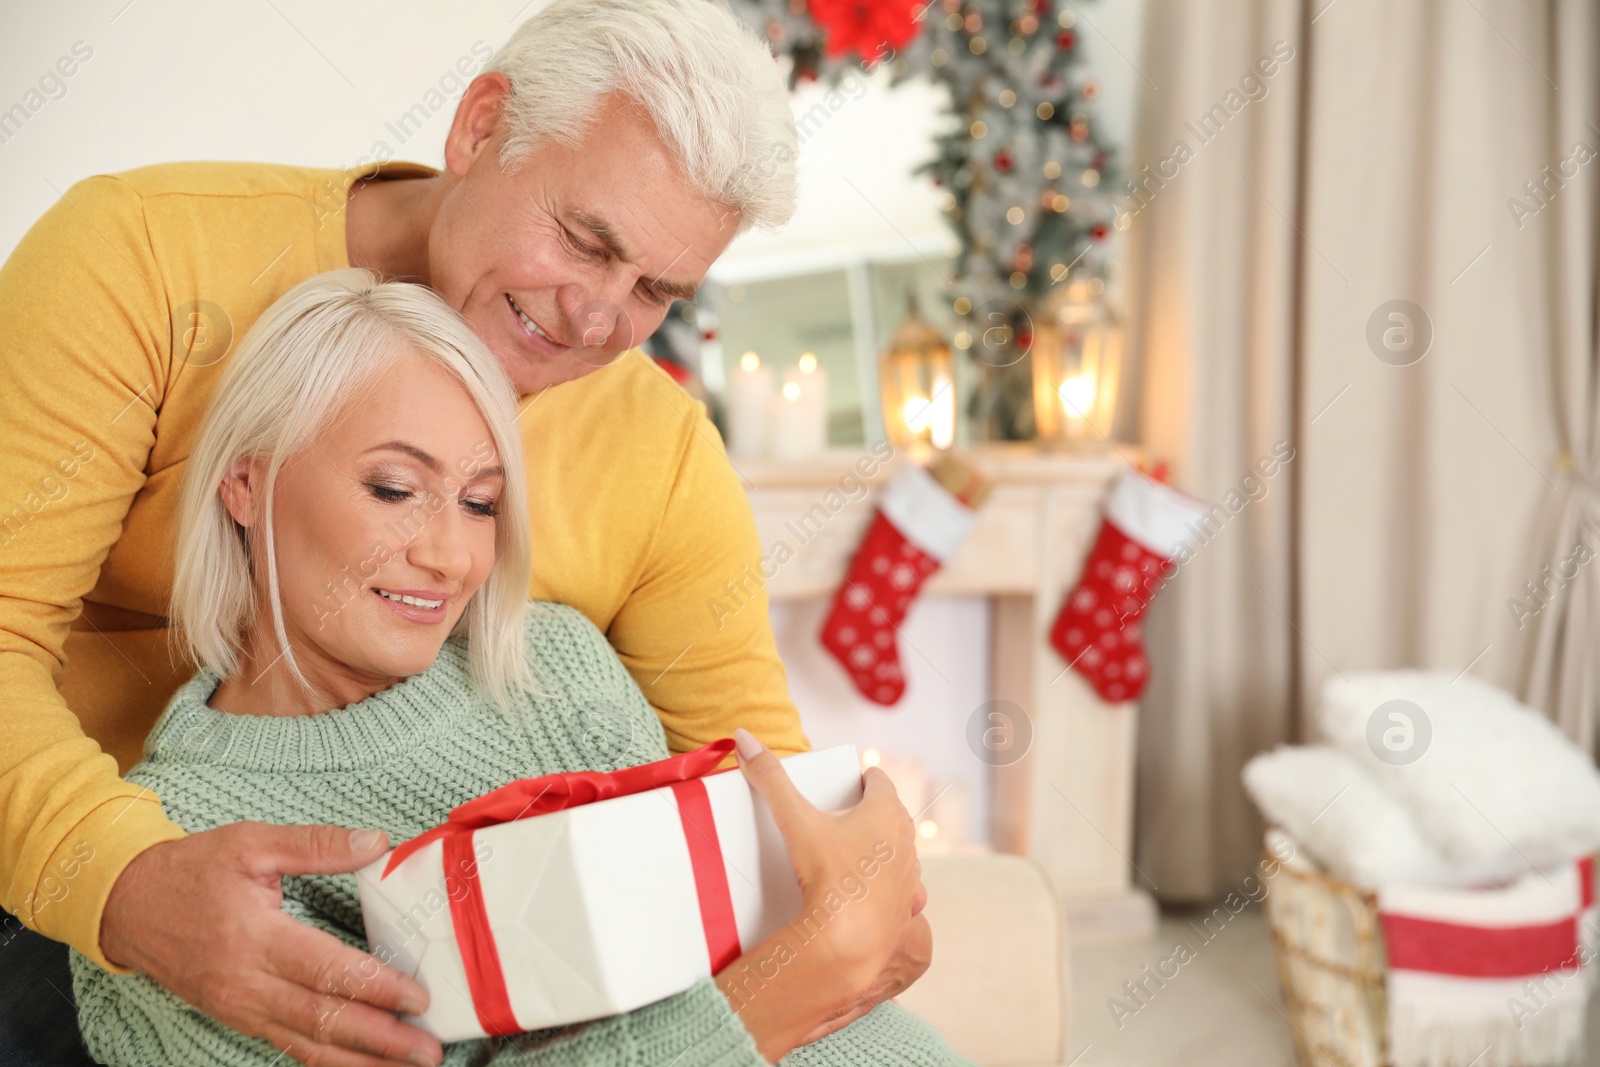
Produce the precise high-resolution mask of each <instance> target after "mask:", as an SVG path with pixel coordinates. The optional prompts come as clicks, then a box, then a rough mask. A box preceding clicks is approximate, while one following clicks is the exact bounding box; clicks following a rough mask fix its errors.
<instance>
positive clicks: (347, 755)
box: [72, 603, 968, 1067]
mask: <svg viewBox="0 0 1600 1067" xmlns="http://www.w3.org/2000/svg"><path fill="white" fill-rule="evenodd" d="M526 634H527V642H526V644H527V650H528V655H529V656H530V657H531V660H532V662H533V663H534V664H535V666H536V669H537V672H538V675H539V678H540V684H541V687H542V688H543V690H544V691H545V692H547V693H549V694H550V695H549V696H545V697H537V698H527V699H525V700H524V702H523V703H522V705H521V706H519V707H518V708H517V710H516V712H515V713H514V714H512V715H509V716H508V715H507V714H506V713H503V712H499V711H496V710H495V709H494V708H492V707H491V706H489V705H488V704H486V703H485V702H484V701H483V700H482V699H480V698H479V697H478V696H477V695H476V694H475V693H474V691H473V689H472V686H471V684H470V683H469V681H468V674H467V659H466V649H465V647H464V646H463V644H462V643H461V642H460V641H458V640H452V641H450V642H448V643H446V645H445V646H444V649H443V650H442V651H441V652H440V654H439V658H438V660H436V661H435V662H434V664H433V666H431V667H429V668H428V669H427V670H426V671H424V672H423V673H421V674H418V675H415V676H414V677H411V678H408V679H406V680H405V681H403V682H401V683H400V684H398V685H396V686H393V687H392V688H390V689H387V690H385V691H384V692H382V693H379V694H377V695H376V696H374V697H371V698H370V699H368V700H364V701H362V702H361V703H359V704H352V705H350V706H349V707H346V708H340V709H338V710H335V711H330V712H326V713H323V714H319V715H302V716H283V717H275V716H258V715H232V714H228V713H226V712H220V711H216V710H214V709H213V708H210V707H208V706H207V705H206V701H207V700H208V699H210V697H211V694H212V693H213V692H214V691H215V690H216V687H217V684H218V679H217V677H216V675H214V674H212V673H210V672H207V671H202V672H201V673H200V674H199V675H198V676H197V677H195V678H194V679H193V680H191V681H190V682H189V683H188V684H187V685H185V686H184V687H183V688H182V689H180V690H179V691H178V693H177V694H176V695H175V696H174V697H173V698H172V702H171V704H169V705H168V706H167V709H166V711H165V712H164V713H163V714H162V716H161V719H160V720H159V721H158V722H157V723H156V725H155V728H154V729H153V730H152V731H151V732H150V736H149V738H148V739H147V740H146V741H145V752H144V760H143V761H142V762H140V763H139V764H138V765H137V766H135V767H134V768H133V769H132V770H131V771H129V772H128V775H127V778H128V781H130V782H134V783H137V784H139V785H142V786H145V787H147V788H148V789H150V791H151V792H153V793H155V794H156V795H157V796H159V797H160V798H161V803H162V806H163V807H164V808H165V809H166V812H167V815H168V816H169V817H170V818H171V819H172V820H173V821H174V822H176V823H177V824H178V825H179V826H182V827H183V828H184V829H185V830H188V831H189V832H191V833H195V832H198V831H201V830H208V829H211V828H212V827H216V826H221V825H224V824H226V823H231V822H238V821H241V820H254V821H259V822H272V823H285V824H303V823H327V824H331V825H335V826H348V827H355V828H364V827H374V828H378V829H382V830H385V831H387V832H388V834H389V838H390V840H391V841H394V842H400V841H404V840H406V839H408V838H411V837H415V836H416V835H417V834H420V833H422V832H423V831H424V830H427V829H428V828H430V827H432V826H435V825H437V824H439V823H441V822H443V821H444V819H445V817H446V816H447V815H448V814H449V812H450V809H451V808H453V807H455V806H456V805H457V804H461V803H463V802H464V801H467V800H471V799H472V798H473V797H476V796H480V795H482V794H484V793H487V792H488V791H489V790H491V789H495V788H497V787H499V786H502V785H504V784H506V783H507V782H509V781H512V780H513V779H516V778H524V777H529V776H532V775H539V774H547V773H551V772H554V771H576V770H615V769H616V768H618V767H626V766H632V765H634V764H638V763H648V762H650V761H651V760H657V759H662V758H664V757H665V756H666V755H667V754H668V753H667V746H666V738H665V735H664V734H663V733H662V729H661V723H660V721H659V720H658V719H657V718H656V716H655V713H654V712H653V711H652V710H651V708H650V705H649V704H648V703H646V702H645V698H644V695H643V694H642V693H641V692H640V691H639V687H638V686H637V685H636V684H635V683H634V681H633V679H632V677H631V676H630V675H629V674H628V672H627V671H626V670H625V669H624V668H623V666H622V663H621V661H619V660H618V659H617V655H616V653H615V652H614V651H613V650H612V648H611V646H610V645H609V644H608V643H607V642H606V639H605V637H604V636H603V635H602V634H601V633H600V632H599V631H598V630H597V629H595V627H594V625H593V624H592V623H590V622H589V620H588V619H587V618H585V617H584V616H583V615H582V614H581V613H579V612H577V611H575V610H573V609H572V608H569V607H565V606H563V605H558V604H542V603H541V604H534V605H533V606H532V608H531V610H530V611H529V617H528V622H527V627H526ZM283 897H284V900H283V910H284V911H286V912H287V913H289V914H290V915H292V916H294V917H295V918H296V919H298V920H299V921H301V922H303V923H305V924H306V925H308V926H313V927H316V928H317V929H320V930H326V931H327V932H329V933H331V934H333V935H334V936H335V937H338V938H339V939H340V940H342V941H344V942H345V943H347V944H350V945H354V946H356V947H358V948H361V949H365V948H367V943H366V937H365V932H364V928H363V927H362V923H361V907H360V903H359V901H358V899H357V894H356V885H355V878H354V876H353V875H348V874H341V875H308V876H303V877H292V878H285V879H284V880H283ZM72 979H73V989H74V991H75V993H76V995H77V1001H78V1008H79V1025H80V1026H81V1027H82V1029H83V1036H84V1041H85V1043H86V1044H87V1045H88V1048H89V1051H90V1053H91V1054H92V1055H93V1056H94V1057H95V1059H97V1060H99V1061H100V1062H102V1063H108V1064H118V1065H126V1067H146V1065H149V1067H172V1065H174V1064H177V1065H183V1067H190V1065H193V1067H210V1065H218V1067H223V1065H227V1067H269V1065H273V1064H281V1063H283V1062H284V1060H283V1059H282V1057H281V1056H280V1054H279V1052H278V1050H277V1049H275V1048H273V1047H272V1046H271V1045H270V1044H268V1043H267V1042H266V1041H263V1040H261V1039H260V1038H255V1037H248V1036H246V1035H245V1034H242V1033H240V1032H238V1031H237V1030H233V1029H231V1028H229V1027H227V1026H224V1025H222V1024H221V1023H219V1022H216V1021H215V1020H213V1019H211V1018H210V1017H209V1016H206V1015H204V1014H203V1013H201V1012H200V1011H199V1010H198V1009H196V1008H193V1007H191V1006H190V1005H189V1004H187V1003H185V1002H184V1001H182V1000H180V999H178V998H177V997H176V996H174V995H172V994H171V993H169V992H167V991H166V990H165V989H163V988H162V987H161V986H159V985H157V984H156V983H155V982H154V981H152V980H151V979H150V978H148V977H146V976H145V975H143V974H129V975H113V974H111V973H109V972H107V971H105V970H102V969H101V968H100V967H98V966H96V965H95V964H94V963H91V962H90V961H89V960H88V959H87V958H85V957H84V956H81V955H79V954H78V953H76V952H74V953H72ZM444 1062H445V1063H446V1064H449V1065H451V1067H465V1065H469V1064H487V1063H493V1064H495V1065H497V1067H513V1065H528V1067H536V1065H537V1067H623V1065H628V1067H669V1065H670V1067H761V1065H763V1064H765V1062H766V1061H765V1060H763V1059H762V1058H761V1056H760V1054H759V1053H757V1051H756V1047H755V1043H754V1041H753V1040H752V1039H751V1037H750V1035H749V1033H748V1032H747V1031H746V1030H745V1028H744V1026H743V1025H742V1024H741V1023H740V1022H739V1019H738V1016H737V1015H735V1014H733V1013H732V1012H731V1011H730V1010H729V1005H728V1001H727V1000H726V998H724V997H723V995H722V993H721V991H720V990H718V989H717V987H716V985H715V984H714V983H713V982H712V981H711V980H710V979H709V978H708V979H704V980H702V981H700V982H699V983H698V984H696V985H695V986H693V987H691V988H690V989H689V990H688V991H686V992H684V993H680V994H678V995H677V996H674V997H669V998H667V999H666V1000H663V1001H660V1002H658V1003H656V1004H652V1005H649V1006H648V1007H644V1008H641V1009H639V1010H638V1011H633V1012H629V1013H627V1014H625V1015H618V1016H614V1017H612V1018H609V1019H603V1020H599V1021H596V1022H594V1023H590V1024H587V1025H580V1026H578V1027H575V1028H574V1027H566V1028H562V1029H559V1030H553V1031H545V1032H542V1033H536V1034H529V1035H523V1036H520V1037H517V1038H512V1039H509V1040H503V1041H491V1040H487V1039H485V1040H476V1041H461V1042H454V1043H452V1044H449V1045H446V1046H445V1059H444ZM784 1063H786V1064H796V1065H803V1067H846V1065H853V1064H862V1065H867V1064H872V1065H897V1064H898V1065H904V1067H945V1065H953V1064H966V1063H968V1061H966V1060H964V1059H962V1058H961V1057H958V1056H956V1055H955V1054H954V1053H953V1052H951V1051H950V1049H949V1047H948V1046H947V1045H946V1044H945V1042H944V1040H943V1039H942V1038H941V1037H940V1036H939V1035H938V1033H937V1032H936V1031H934V1030H933V1029H932V1028H931V1027H929V1026H928V1025H927V1024H925V1023H923V1022H921V1021H920V1020H918V1019H917V1018H915V1017H914V1016H911V1015H909V1014H907V1013H906V1012H904V1011H902V1010H900V1009H899V1008H898V1007H896V1006H895V1005H893V1004H888V1003H886V1004H882V1005H880V1006H879V1007H878V1008H877V1009H876V1010H874V1011H873V1012H871V1013H870V1014H869V1015H867V1016H865V1017H864V1018H862V1019H860V1020H858V1021H856V1022H855V1023H852V1024H851V1025H850V1026H847V1027H845V1028H844V1029H842V1030H840V1031H838V1032H837V1033H834V1034H831V1035H829V1036H828V1037H826V1038H823V1039H822V1040H821V1041H817V1042H815V1043H814V1044H811V1045H807V1046H804V1047H803V1048H799V1049H796V1050H795V1051H794V1052H792V1053H791V1054H790V1055H789V1056H788V1057H787V1058H786V1059H785V1060H784Z"/></svg>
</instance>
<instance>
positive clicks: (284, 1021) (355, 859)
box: [100, 822, 444, 1067]
mask: <svg viewBox="0 0 1600 1067" xmlns="http://www.w3.org/2000/svg"><path fill="white" fill-rule="evenodd" d="M386 848H388V843H387V840H386V838H385V836H384V835H383V833H382V832H380V831H376V830H369V831H362V832H359V833H352V832H351V831H349V830H341V829H339V828H337V827H333V826H269V825H267V824H264V823H249V822H240V823H233V824H231V825H228V826H220V827H218V828H217V829H215V830H206V831H204V832H202V833H198V834H192V835H190V836H188V837H184V838H180V839H179V840H176V841H168V842H165V843H163V844H159V845H156V846H154V847H152V848H150V849H147V850H146V851H144V852H141V853H140V854H139V855H138V856H137V857H135V859H134V860H133V862H132V863H130V864H128V866H127V868H126V869H125V870H124V871H123V872H122V875H121V877H119V878H118V879H117V882H116V885H115V886H113V887H112V890H111V896H110V897H109V898H108V899H107V901H106V907H105V911H104V914H103V917H102V919H101V922H100V947H101V951H103V952H104V953H105V955H106V958H107V959H109V960H111V961H112V962H113V963H116V964H118V965H119V966H123V967H131V968H134V969H135V970H140V971H143V972H144V973H145V974H147V975H149V976H150V977H151V978H153V979H155V980H156V981H157V982H159V983H160V984H161V985H162V986H164V987H166V988H167V989H169V990H171V991H172V992H173V993H174V994H176V995H177V996H179V997H182V998H183V999H184V1000H186V1001H188V1002H189V1003H190V1004H193V1005H194V1006H195V1007H197V1008H199V1009H200V1010H201V1011H203V1012H205V1013H206V1014H207V1015H210V1016H211V1017H212V1018H215V1019H217V1020H219V1021H221V1022H223V1023H226V1024H227V1025H229V1026H231V1027H233V1028H234V1029H235V1030H240V1031H243V1032H244V1033H247V1034H252V1035H254V1036H256V1037H261V1038H265V1039H266V1040H267V1041H270V1042H271V1043H272V1044H273V1046H274V1047H276V1048H278V1049H282V1050H285V1051H287V1053H288V1054H289V1055H290V1056H291V1057H293V1058H294V1059H296V1060H299V1061H300V1062H301V1063H304V1064H308V1065H310V1067H380V1065H382V1067H388V1065H392V1064H397V1063H409V1064H420V1065H423V1067H432V1065H434V1064H437V1063H438V1062H439V1060H440V1058H441V1057H442V1056H443V1055H444V1052H443V1050H442V1049H441V1048H440V1046H439V1042H438V1041H436V1040H434V1038H433V1037H432V1036H430V1035H429V1034H426V1033H424V1032H423V1031H421V1030H419V1029H417V1028H416V1027H414V1026H407V1025H405V1024H403V1023H401V1022H400V1020H399V1019H397V1018H395V1015H394V1013H395V1012H402V1013H405V1014H408V1015H411V1014H416V1013H418V1012H420V1011H423V1010H424V1009H425V1008H426V1006H427V1003H428V995H427V993H426V992H425V991H424V990H423V988H422V986H421V985H419V984H418V983H417V982H416V981H415V980H414V979H412V978H409V977H407V976H405V975H403V974H400V973H399V972H398V971H393V970H390V969H389V968H387V967H384V966H382V965H380V964H379V963H378V960H377V959H376V958H375V957H373V956H371V955H370V954H368V953H365V952H361V951H359V950H358V949H354V948H351V947H350V946H348V945H346V944H344V943H343V942H342V941H340V940H339V939H338V938H336V937H334V936H333V935H332V934H328V933H324V932H322V931H320V930H313V929H312V928H311V927H309V926H306V925H304V924H302V923H299V922H296V921H295V920H294V919H293V918H291V917H290V916H288V915H285V914H284V913H283V912H282V911H281V910H279V908H280V905H281V904H282V903H283V890H282V884H281V880H282V878H283V877H284V876H285V875H291V874H342V873H347V872H350V871H355V870H359V869H360V868H362V867H365V866H366V865H367V864H369V863H371V862H372V861H373V860H375V859H377V858H378V857H379V856H381V855H382V854H383V852H384V850H385V849H386Z"/></svg>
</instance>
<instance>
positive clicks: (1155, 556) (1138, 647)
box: [1050, 472, 1207, 702]
mask: <svg viewBox="0 0 1600 1067" xmlns="http://www.w3.org/2000/svg"><path fill="white" fill-rule="evenodd" d="M1206 514H1207V510H1206V507H1205V505H1204V504H1202V503H1200V501H1198V500H1196V499H1194V498H1193V497H1191V496H1188V495H1186V494H1184V493H1180V492H1178V491H1177V490H1176V489H1173V488H1171V487H1170V486H1166V485H1162V484H1161V483H1160V482H1156V481H1152V480H1151V479H1150V478H1148V477H1146V476H1145V475H1143V474H1139V473H1132V472H1130V473H1128V474H1124V475H1123V476H1122V477H1121V478H1118V479H1117V483H1116V485H1115V486H1113V487H1112V490H1111V497H1110V499H1109V500H1108V501H1107V502H1106V511H1105V519H1104V521H1103V522H1102V523H1101V526H1100V534H1099V536H1098V537H1096V538H1095V542H1094V547H1093V548H1091V549H1090V550H1089V558H1088V560H1087V561H1085V562H1084V565H1083V573H1082V574H1081V575H1080V576H1079V578H1078V584H1077V586H1076V587H1075V588H1074V589H1073V590H1072V592H1071V593H1069V594H1067V599H1066V602H1065V603H1064V604H1062V605H1061V612H1060V614H1058V615H1057V616H1056V621H1055V625H1054V626H1052V627H1051V628H1050V643H1051V644H1052V645H1054V646H1055V649H1056V651H1057V652H1060V653H1061V655H1062V656H1063V657H1064V658H1065V659H1066V661H1067V663H1068V665H1069V666H1071V667H1072V668H1073V669H1074V670H1076V671H1078V673H1080V674H1082V675H1083V676H1084V678H1086V679H1087V680H1088V682H1089V684H1090V685H1092V686H1094V689H1095V692H1097V693H1099V694H1100V697H1101V699H1102V700H1106V701H1112V702H1114V701H1121V700H1135V699H1137V698H1138V696H1139V694H1140V693H1142V692H1144V684H1145V681H1146V680H1147V679H1148V677H1149V673H1150V664H1149V662H1148V661H1147V660H1146V659H1145V654H1144V645H1143V644H1142V643H1141V642H1140V640H1139V631H1140V623H1139V620H1140V618H1141V617H1142V616H1143V615H1144V610H1145V608H1146V607H1147V606H1148V605H1149V603H1150V601H1151V599H1152V598H1154V597H1155V595H1156V592H1157V591H1158V590H1159V589H1160V588H1161V587H1162V586H1163V585H1165V584H1166V582H1167V580H1168V579H1169V578H1171V577H1172V574H1173V572H1174V570H1175V569H1176V567H1175V565H1174V560H1177V561H1178V562H1180V563H1181V562H1184V561H1186V559H1187V553H1188V550H1189V546H1190V544H1191V543H1192V542H1193V541H1194V539H1195V537H1196V536H1197V535H1198V534H1199V533H1200V532H1201V530H1202V527H1201V521H1202V520H1203V518H1204V516H1205V515H1206Z"/></svg>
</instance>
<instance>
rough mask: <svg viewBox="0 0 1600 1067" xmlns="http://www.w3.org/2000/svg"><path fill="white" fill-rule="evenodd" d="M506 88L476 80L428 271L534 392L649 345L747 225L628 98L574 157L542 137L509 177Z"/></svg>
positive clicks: (607, 109)
mask: <svg viewBox="0 0 1600 1067" xmlns="http://www.w3.org/2000/svg"><path fill="white" fill-rule="evenodd" d="M507 88H508V86H507V85H506V84H505V82H504V78H503V76H501V75H487V76H485V77H482V78H479V79H477V80H476V81H475V82H474V83H473V84H472V86H471V88H469V90H468V92H467V96H466V98H464V99H463V100H462V102H461V106H460V108H459V109H458V110H457V113H456V121H455V123H454V125H453V126H452V128H451V131H450V137H449V141H448V142H447V144H446V147H445V164H446V171H445V173H444V174H443V175H442V176H441V179H440V180H442V181H444V182H446V183H448V185H449V186H450V188H449V190H448V192H446V193H445V195H444V200H443V203H442V204H441V206H440V208H439V212H438V215H437V217H436V218H435V219H434V222H433V227H432V230H431V231H430V233H429V235H428V261H429V269H430V273H431V283H432V285H433V288H434V289H435V290H437V291H438V292H439V294H440V295H441V296H443V297H444V298H445V300H446V301H448V302H449V303H450V305H451V306H452V307H454V308H455V309H456V310H458V311H460V312H461V314H462V315H463V316H465V317H466V319H467V321H468V322H469V323H470V324H471V325H472V328H473V329H474V330H475V331H477V333H478V336H479V337H481V338H483V340H484V342H485V343H486V344H488V346H489V348H490V349H491V350H492V351H493V352H494V354H495V356H496V357H497V358H498V359H499V360H500V365H501V366H502V367H504V368H505V370H506V373H507V374H508V375H509V376H510V378H511V381H512V384H514V385H515V386H516V388H517V392H518V393H522V394H526V393H530V392H533V391H535V390H537V389H541V388H543V387H544V386H546V385H554V384H556V383H557V382H564V381H569V380H571V379H573V378H578V377H581V376H583V375H585V374H588V373H590V372H591V371H594V370H596V369H598V368H600V367H603V366H605V365H606V364H608V363H610V362H611V361H612V360H614V359H615V358H616V357H617V355H618V354H620V353H621V352H623V351H625V350H626V349H628V348H631V347H633V346H635V345H637V344H639V343H641V342H643V341H644V339H645V338H647V337H649V336H650V335H651V334H652V333H653V332H654V331H655V329H656V327H657V326H659V325H660V324H661V320H662V319H663V318H664V317H665V316H666V313H667V309H668V307H669V306H670V305H671V304H672V301H673V300H674V299H690V298H692V297H693V295H694V291H695V289H696V288H697V287H698V286H699V284H700V283H701V281H702V280H703V279H704V278H705V274H706V271H707V269H708V268H710V266H711V264H712V262H713V261H715V260H716V258H717V257H718V256H719V255H721V254H722V251H723V249H725V248H726V247H727V246H728V242H729V241H730V240H732V239H733V236H734V233H735V232H736V231H737V229H738V224H739V217H738V215H737V214H734V213H733V212H732V211H730V210H729V209H727V208H726V207H725V206H724V205H722V204H719V203H716V202H714V201H711V200H708V199H707V198H706V197H704V196H703V195H701V194H700V193H699V192H698V191H697V190H696V189H694V188H693V187H692V186H691V185H690V184H689V183H688V181H687V180H686V179H685V178H684V177H683V176H682V175H681V174H680V173H679V171H678V167H677V164H676V163H675V162H674V160H673V158H672V153H671V151H670V150H669V149H668V148H667V146H666V144H665V143H664V142H663V141H662V140H661V137H660V135H659V134H657V132H656V128H655V125H654V124H653V123H652V122H651V121H650V118H649V116H648V115H647V114H646V113H645V112H644V110H643V109H642V108H640V107H638V106H637V105H635V104H634V103H633V102H632V101H631V100H629V99H628V98H627V97H625V96H622V95H621V94H612V95H611V96H609V97H607V98H606V99H604V100H602V101H601V103H600V106H599V107H598V109H597V111H596V114H595V117H594V121H593V122H592V123H591V124H590V126H589V128H588V130H587V131H586V132H585V134H584V137H583V140H582V142H581V143H580V144H579V145H577V146H576V147H573V148H568V147H566V146H564V145H561V144H558V143H556V142H555V141H551V140H545V141H541V142H540V143H539V144H538V145H537V146H535V147H534V149H533V150H532V151H531V152H530V153H528V155H527V156H525V157H524V158H523V159H522V161H521V162H520V163H518V164H517V165H516V166H515V168H514V169H511V170H502V169H501V167H500V163H499V151H500V143H501V138H502V136H503V129H502V126H501V123H500V120H499V101H500V98H501V95H502V94H503V93H504V92H505V91H506V89H507Z"/></svg>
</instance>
